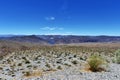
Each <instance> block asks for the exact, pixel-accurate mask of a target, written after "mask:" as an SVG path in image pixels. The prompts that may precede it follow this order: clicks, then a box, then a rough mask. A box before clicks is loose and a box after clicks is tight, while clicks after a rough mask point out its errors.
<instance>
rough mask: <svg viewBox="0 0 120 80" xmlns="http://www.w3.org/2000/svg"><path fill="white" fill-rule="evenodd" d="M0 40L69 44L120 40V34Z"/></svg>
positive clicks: (23, 36)
mask: <svg viewBox="0 0 120 80" xmlns="http://www.w3.org/2000/svg"><path fill="white" fill-rule="evenodd" d="M0 40H8V41H18V42H31V43H41V44H43V43H46V44H71V43H85V42H120V36H77V35H22V36H19V35H18V36H16V35H15V36H11V37H0Z"/></svg>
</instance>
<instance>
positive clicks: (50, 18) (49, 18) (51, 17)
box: [45, 16, 55, 21]
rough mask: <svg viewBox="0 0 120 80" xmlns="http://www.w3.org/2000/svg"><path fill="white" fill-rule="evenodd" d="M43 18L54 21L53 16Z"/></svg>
mask: <svg viewBox="0 0 120 80" xmlns="http://www.w3.org/2000/svg"><path fill="white" fill-rule="evenodd" d="M45 20H47V21H54V20H55V17H53V16H50V17H45Z"/></svg>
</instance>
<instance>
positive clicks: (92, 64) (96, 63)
mask: <svg viewBox="0 0 120 80" xmlns="http://www.w3.org/2000/svg"><path fill="white" fill-rule="evenodd" d="M87 62H88V65H89V69H90V70H91V71H93V72H97V71H98V72H100V71H106V67H107V62H106V61H105V59H103V58H102V57H101V56H98V55H92V56H90V57H89V58H88V59H87Z"/></svg>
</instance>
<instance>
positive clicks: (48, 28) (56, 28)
mask: <svg viewBox="0 0 120 80" xmlns="http://www.w3.org/2000/svg"><path fill="white" fill-rule="evenodd" d="M63 29H64V28H61V27H43V28H41V30H50V31H53V30H63Z"/></svg>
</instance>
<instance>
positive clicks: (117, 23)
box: [0, 0, 120, 35]
mask: <svg viewBox="0 0 120 80" xmlns="http://www.w3.org/2000/svg"><path fill="white" fill-rule="evenodd" d="M0 34H28V35H29V34H68V35H71V34H72V35H120V0H0Z"/></svg>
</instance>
